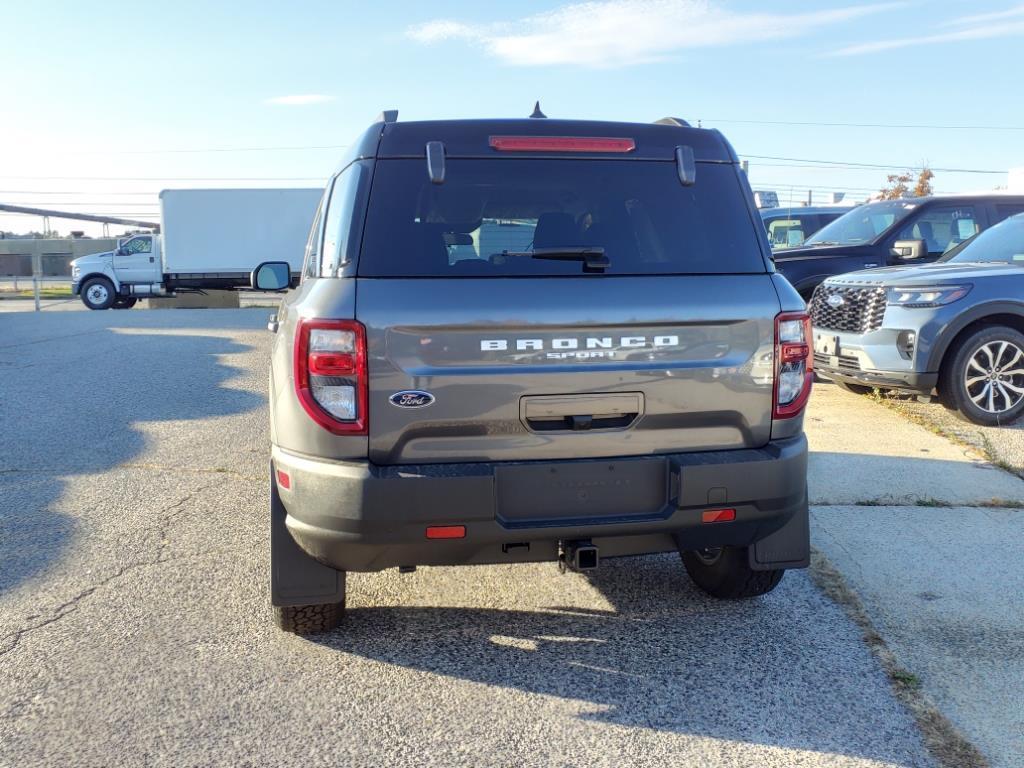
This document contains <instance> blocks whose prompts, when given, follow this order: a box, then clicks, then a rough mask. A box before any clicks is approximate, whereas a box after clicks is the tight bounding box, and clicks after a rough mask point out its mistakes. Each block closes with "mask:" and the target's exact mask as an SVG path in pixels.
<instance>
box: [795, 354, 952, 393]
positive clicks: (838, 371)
mask: <svg viewBox="0 0 1024 768" xmlns="http://www.w3.org/2000/svg"><path fill="white" fill-rule="evenodd" d="M814 366H815V370H817V371H818V372H819V373H821V374H822V375H823V376H826V377H828V378H830V379H838V380H839V381H844V382H847V383H849V384H863V385H864V386H867V387H878V388H879V389H895V390H899V391H900V392H918V393H921V394H926V395H927V394H931V391H932V390H933V389H935V385H936V384H937V383H938V380H939V374H937V373H916V372H901V371H856V370H851V369H850V368H833V367H831V366H828V365H823V364H821V363H819V362H817V361H815V364H814Z"/></svg>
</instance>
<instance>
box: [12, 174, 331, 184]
mask: <svg viewBox="0 0 1024 768" xmlns="http://www.w3.org/2000/svg"><path fill="white" fill-rule="evenodd" d="M0 179H42V180H46V181H318V182H320V183H321V184H323V183H324V182H325V181H327V176H7V175H0Z"/></svg>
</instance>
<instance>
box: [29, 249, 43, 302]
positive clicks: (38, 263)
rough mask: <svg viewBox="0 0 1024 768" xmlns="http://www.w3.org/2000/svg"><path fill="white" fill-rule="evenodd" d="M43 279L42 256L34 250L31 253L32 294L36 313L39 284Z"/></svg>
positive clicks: (37, 250)
mask: <svg viewBox="0 0 1024 768" xmlns="http://www.w3.org/2000/svg"><path fill="white" fill-rule="evenodd" d="M42 277H43V255H42V254H41V253H40V252H39V249H38V248H36V249H35V250H33V252H32V293H33V294H34V295H35V299H36V312H38V311H39V283H40V282H41V281H42Z"/></svg>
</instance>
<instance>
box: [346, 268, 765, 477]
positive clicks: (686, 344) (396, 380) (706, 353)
mask: <svg viewBox="0 0 1024 768" xmlns="http://www.w3.org/2000/svg"><path fill="white" fill-rule="evenodd" d="M778 311H779V304H778V299H777V296H776V293H775V290H774V288H773V286H772V284H771V277H770V275H768V274H747V275H728V276H726V275H679V276H659V277H610V276H601V277H599V278H597V279H594V278H592V277H585V276H581V277H559V278H557V279H546V278H513V279H503V280H494V279H474V278H454V279H400V278H360V279H359V283H358V288H357V306H356V313H357V317H358V318H359V320H360V321H361V322H362V323H363V324H364V325H365V326H366V330H367V341H368V345H369V375H370V381H369V415H370V419H369V423H370V427H369V429H370V440H369V450H370V460H371V461H373V462H375V463H378V464H416V463H435V462H477V461H516V460H545V459H571V458H597V457H619V456H622V457H626V456H643V455H648V454H658V453H671V452H680V451H697V450H713V449H730V448H746V447H759V446H762V445H764V444H765V443H767V442H768V439H769V435H770V430H771V402H772V385H773V371H774V365H773V359H772V355H773V349H774V347H773V344H774V318H775V315H776V314H777V313H778ZM410 392H411V393H412V394H402V393H410Z"/></svg>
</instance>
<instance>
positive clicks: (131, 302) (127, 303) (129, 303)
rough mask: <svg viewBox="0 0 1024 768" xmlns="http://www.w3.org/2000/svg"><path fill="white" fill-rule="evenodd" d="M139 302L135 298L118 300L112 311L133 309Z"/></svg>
mask: <svg viewBox="0 0 1024 768" xmlns="http://www.w3.org/2000/svg"><path fill="white" fill-rule="evenodd" d="M137 301H138V299H136V298H135V297H131V298H128V299H118V300H117V301H115V302H114V304H113V306H111V309H131V308H132V307H134V306H135V303H136V302H137Z"/></svg>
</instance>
